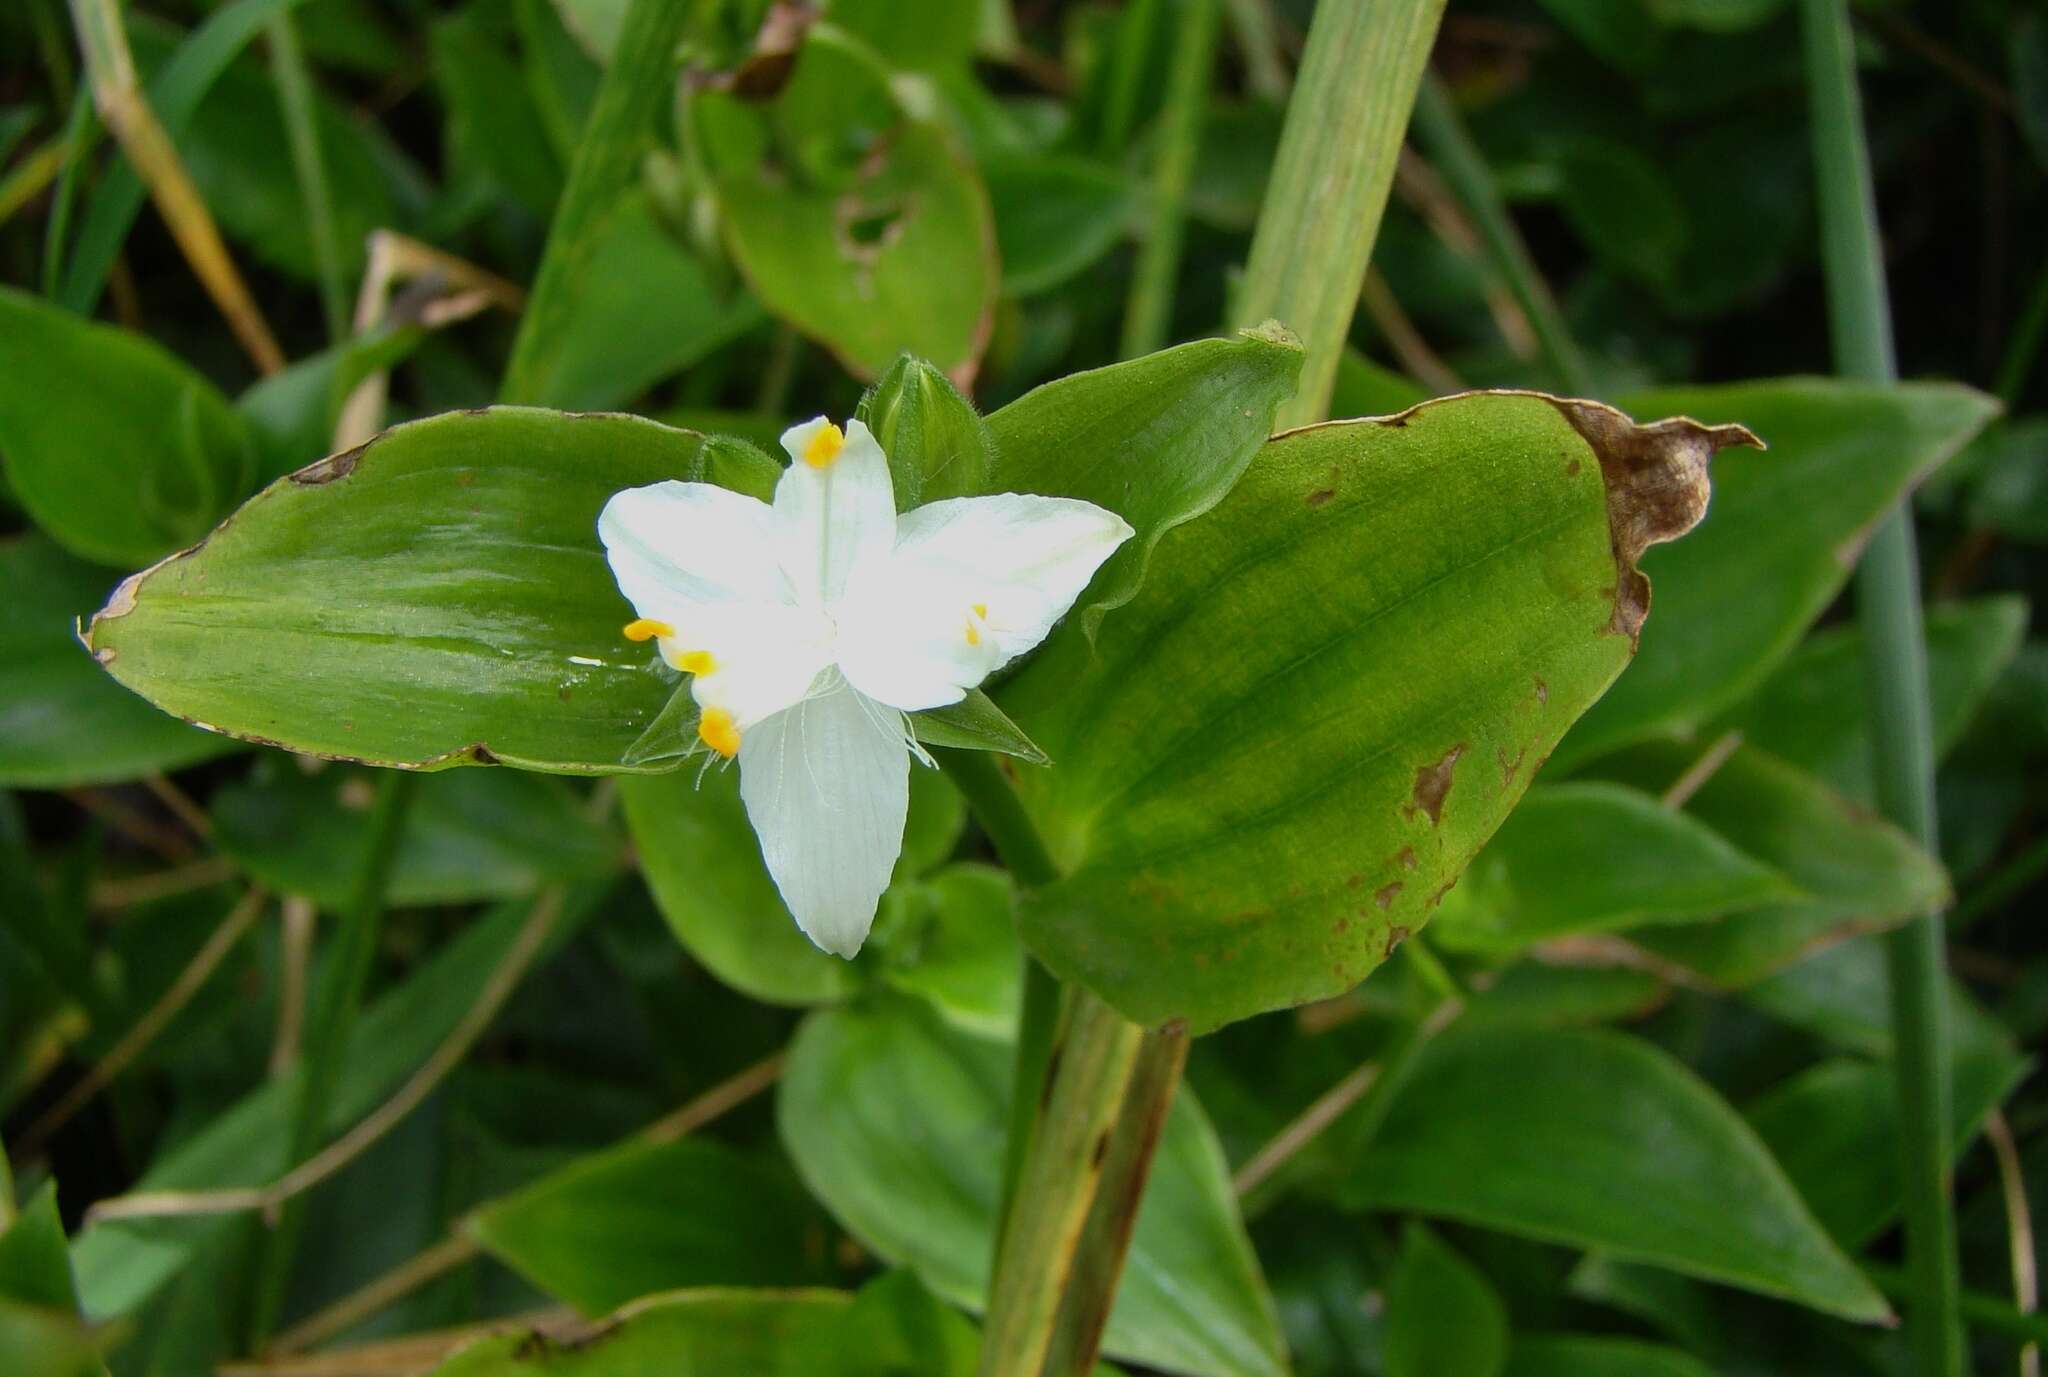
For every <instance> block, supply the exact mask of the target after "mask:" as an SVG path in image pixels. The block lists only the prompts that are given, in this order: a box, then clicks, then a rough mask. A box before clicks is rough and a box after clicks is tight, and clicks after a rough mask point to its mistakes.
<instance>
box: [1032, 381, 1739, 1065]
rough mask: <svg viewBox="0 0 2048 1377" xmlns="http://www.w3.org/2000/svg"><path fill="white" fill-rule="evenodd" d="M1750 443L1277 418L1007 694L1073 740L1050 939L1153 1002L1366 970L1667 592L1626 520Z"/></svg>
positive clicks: (1541, 425)
mask: <svg viewBox="0 0 2048 1377" xmlns="http://www.w3.org/2000/svg"><path fill="white" fill-rule="evenodd" d="M1224 347H1228V346H1224ZM1238 347H1244V346H1243V345H1240V346H1238ZM1029 400H1030V399H1029V398H1027V399H1026V401H1029ZM1023 404H1024V403H1018V405H1019V406H1022V405H1023ZM1007 410H1008V409H1006V410H1005V412H998V413H997V415H996V417H995V418H993V419H994V420H995V421H997V422H1000V421H1001V419H1002V417H1003V416H1004V415H1005V414H1007ZM1574 418H1576V424H1575V420H1574ZM1580 427H1584V429H1585V431H1586V434H1582V433H1581V429H1580ZM997 434H998V438H1001V439H1003V440H1004V454H1005V456H1006V460H1007V457H1008V456H1011V455H1014V454H1015V453H1016V452H1017V450H1018V448H1019V447H1018V446H1016V445H1013V444H1011V443H1010V442H1009V441H1008V439H1007V438H1006V437H1005V436H1004V431H1003V429H1002V427H1001V426H1000V425H998V426H997ZM1588 435H1591V436H1593V437H1595V439H1597V441H1598V444H1599V446H1600V447H1601V448H1598V449H1596V446H1595V443H1594V442H1593V441H1591V440H1589V439H1588V438H1587V436H1588ZM1733 438H1736V437H1735V436H1734V435H1733V434H1732V433H1726V432H1709V431H1703V430H1698V429H1693V428H1687V427H1684V426H1680V427H1677V428H1667V429H1663V430H1659V431H1638V430H1634V429H1632V428H1631V427H1629V426H1628V425H1627V423H1626V421H1625V419H1624V418H1622V417H1620V416H1619V415H1618V413H1614V412H1611V411H1608V410H1606V409H1604V408H1599V407H1597V406H1591V405H1589V404H1578V403H1560V402H1556V401H1553V400H1551V399H1547V398H1543V397H1538V396H1535V395H1532V394H1505V393H1493V394H1486V393H1480V394H1471V395H1467V396H1464V397H1457V398H1451V399H1448V400H1445V401H1442V402H1437V403H1431V404H1427V405H1424V406H1422V407H1420V408H1417V409H1416V410H1413V411H1410V412H1407V413H1404V414H1402V415H1400V416H1397V417H1393V418H1391V419H1387V420H1380V421H1352V422H1338V423H1334V424H1329V425H1322V426H1311V427H1308V428H1306V429H1303V430H1298V431H1294V432H1291V433H1289V434H1287V435H1283V436H1280V437H1278V438H1276V439H1274V440H1273V441H1272V442H1271V443H1269V444H1268V445H1267V446H1265V448H1264V449H1263V451H1262V452H1261V454H1260V457H1259V459H1258V460H1257V461H1256V462H1255V463H1253V464H1252V466H1251V467H1250V469H1249V470H1248V471H1247V472H1246V474H1245V476H1244V478H1243V480H1242V481H1241V482H1239V483H1238V485H1237V487H1236V489H1235V490H1234V491H1233V492H1232V493H1231V495H1230V496H1229V498H1227V499H1226V500H1225V501H1224V502H1223V503H1222V505H1220V506H1218V507H1217V508H1216V509H1215V511H1213V512H1211V513H1210V514H1209V516H1208V517H1207V518H1206V519H1204V520H1203V521H1201V522H1199V523H1195V524H1193V525H1190V526H1188V527H1187V528H1186V529H1185V530H1183V531H1180V532H1178V533H1176V534H1175V535H1174V536H1172V537H1171V538H1170V539H1168V540H1167V541H1165V542H1163V543H1162V544H1161V545H1160V548H1159V552H1158V555H1157V557H1156V559H1155V561H1154V566H1153V568H1152V571H1151V573H1150V574H1149V575H1148V577H1147V581H1146V584H1145V587H1144V588H1143V589H1142V590H1141V591H1140V592H1139V594H1138V596H1137V598H1136V599H1135V600H1134V601H1133V602H1132V603H1131V604H1130V605H1129V606H1128V607H1126V608H1124V609H1123V610H1122V611H1121V612H1119V613H1118V616H1117V621H1116V622H1115V623H1114V627H1113V629H1114V634H1113V635H1105V636H1104V637H1103V638H1102V639H1101V642H1100V644H1099V645H1098V646H1096V647H1094V648H1092V649H1091V648H1090V647H1089V646H1087V645H1086V644H1085V643H1083V642H1082V641H1081V640H1080V638H1078V637H1074V636H1066V637H1062V638H1059V639H1058V640H1057V641H1056V642H1055V643H1054V644H1053V645H1052V646H1051V647H1050V648H1049V649H1048V651H1047V652H1046V653H1045V654H1043V655H1042V656H1040V657H1039V658H1038V659H1037V660H1035V661H1033V663H1032V664H1031V665H1030V666H1029V667H1028V668H1027V669H1025V670H1024V672H1023V673H1022V674H1021V675H1020V676H1019V677H1018V678H1017V679H1015V680H1014V681H1012V682H1011V683H1010V684H1009V685H1008V686H1006V688H1005V691H1004V693H1003V696H1002V703H1003V706H1004V708H1005V709H1006V710H1007V711H1009V712H1010V714H1011V715H1012V716H1013V717H1015V718H1016V719H1017V721H1018V722H1019V724H1020V725H1022V726H1023V727H1024V729H1025V730H1026V731H1028V732H1030V733H1031V736H1032V739H1033V740H1035V741H1037V742H1039V743H1040V744H1041V745H1042V746H1043V747H1044V748H1045V749H1046V751H1047V752H1048V753H1049V754H1050V755H1051V756H1052V758H1053V759H1054V760H1055V761H1057V762H1058V764H1057V765H1056V766H1055V767H1054V768H1053V769H1051V770H1048V771H1024V772H1022V785H1023V787H1024V790H1025V793H1026V800H1027V803H1028V804H1029V806H1030V807H1031V809H1032V811H1033V812H1034V814H1035V815H1036V816H1037V818H1038V819H1039V821H1040V824H1041V826H1042V827H1043V829H1044V831H1045V833H1046V835H1047V836H1048V838H1049V840H1050V843H1051V845H1052V847H1053V850H1054V854H1055V857H1056V859H1058V860H1059V861H1060V862H1061V863H1062V864H1063V865H1064V867H1065V869H1066V871H1067V876H1066V878H1065V879H1063V880H1061V881H1060V882H1059V883H1057V884H1055V885H1052V886H1050V887H1048V888H1045V889H1043V890H1040V891H1038V892H1036V893H1034V894H1032V895H1030V896H1029V897H1028V898H1027V899H1026V901H1025V903H1024V906H1023V909H1022V911H1021V914H1020V924H1021V930H1022V932H1023V935H1024V940H1025V943H1026V944H1027V945H1028V946H1030V947H1031V948H1032V950H1033V951H1034V952H1035V953H1037V954H1038V955H1039V956H1040V957H1041V959H1043V960H1045V961H1046V963H1047V964H1048V965H1050V966H1051V967H1052V968H1053V969H1054V970H1055V971H1057V972H1059V973H1060V974H1061V975H1063V976H1065V977H1067V978H1069V979H1076V980H1080V981H1082V982H1084V983H1086V984H1088V985H1090V986H1092V987H1093V988H1095V989H1096V990H1097V991H1099V992H1100V993H1101V994H1103V996H1104V997H1105V998H1107V999H1108V1000H1109V1001H1110V1002H1111V1003H1113V1004H1115V1005H1116V1006H1117V1007H1118V1008H1119V1009H1120V1010H1122V1011H1123V1012H1124V1014H1125V1015H1126V1016H1128V1017H1131V1018H1134V1019H1137V1020H1139V1021H1140V1022H1146V1023H1152V1022H1157V1021H1160V1020H1164V1019H1170V1018H1185V1019H1187V1020H1188V1021H1189V1023H1190V1024H1192V1025H1193V1026H1194V1027H1195V1028H1197V1029H1208V1028H1213V1027H1215V1026H1217V1025H1218V1024H1221V1023H1227V1022H1230V1021H1232V1020H1234V1019H1239V1018H1243V1017H1246V1016H1247V1015H1250V1014H1254V1013H1257V1012H1260V1011H1261V1010H1265V1009H1271V1008H1275V1007H1278V1006H1282V1005H1287V1004H1295V1003H1300V1002H1303V1001H1306V1000H1310V999H1317V998H1322V997H1325V996H1329V995H1334V994H1337V993H1340V992H1342V991H1344V990H1347V989H1349V988H1350V987H1351V986H1353V985H1355V984H1357V983H1358V982H1359V981H1360V980H1362V979H1364V978H1365V976H1366V975H1367V974H1368V973H1369V972H1370V971H1371V970H1372V969H1373V968H1374V967H1375V966H1377V965H1378V964H1379V963H1380V962H1381V961H1382V960H1384V959H1385V957H1386V956H1387V955H1388V954H1389V953H1390V952H1391V951H1392V950H1393V948H1394V946H1395V945H1396V944H1398V943H1399V942H1400V941H1401V940H1402V939H1403V938H1405V937H1406V936H1407V935H1408V934H1409V933H1410V932H1412V931H1414V930H1415V929H1416V928H1419V927H1420V926H1422V924H1423V923H1425V922H1427V921H1428V920H1429V918H1430V916H1431V915H1432V914H1433V912H1434V910H1435V908H1436V905H1437V903H1438V902H1439V900H1440V898H1441V896H1442V894H1443V893H1444V891H1445V890H1447V889H1448V888H1449V886H1450V885H1451V884H1452V883H1453V882H1454V881H1455V880H1456V878H1457V876H1458V874H1459V872H1460V871H1462V870H1463V869H1464V867H1465V865H1466V864H1467V863H1468V862H1469V861H1470V860H1471V859H1472V856H1473V855H1474V853H1475V852H1477V851H1478V849H1479V847H1480V846H1481V845H1482V844H1483V843H1484V842H1485V841H1486V839H1487V838H1488V837H1489V836H1490V835H1491V834H1492V832H1493V830H1494V828H1496V827H1497V826H1499V825H1500V822H1501V820H1502V819H1503V818H1505V817H1506V816H1507V814H1508V811H1509V809H1511V808H1512V807H1513V806H1514V804H1515V802H1516V801H1517V800H1518V799H1519V798H1520V797H1521V795H1522V792H1523V790H1524V789H1526V788H1527V787H1528V782H1529V777H1530V776H1531V775H1532V774H1534V773H1535V771H1536V769H1537V768H1538V767H1539V766H1540V765H1541V764H1542V762H1543V760H1544V758H1545V757H1546V756H1547V755H1548V754H1549V752H1550V750H1551V748H1552V747H1553V746H1554V745H1555V744H1556V742H1557V739H1558V737H1559V736H1560V735H1561V734H1562V733H1563V732H1564V730H1565V728H1566V727H1568V726H1569V725H1570V724H1571V722H1572V721H1573V720H1574V719H1575V718H1576V717H1577V716H1578V715H1579V714H1580V713H1581V712H1583V711H1585V708H1586V706H1587V704H1589V703H1591V702H1592V701H1593V700H1594V699H1595V698H1597V697H1598V696H1599V695H1600V693H1601V692H1602V691H1604V690H1605V689H1606V687H1607V685H1608V684H1609V683H1610V682H1612V681H1613V679H1614V676H1615V675H1617V674H1619V673H1620V672H1621V670H1622V668H1623V667H1624V666H1625V665H1626V664H1627V663H1628V659H1629V655H1630V653H1631V650H1632V644H1633V642H1632V637H1631V634H1630V633H1631V632H1632V631H1633V630H1634V628H1635V626H1636V625H1637V619H1638V617H1639V615H1640V611H1641V608H1642V606H1643V604H1644V601H1645V600H1646V599H1647V596H1648V593H1647V588H1646V587H1645V586H1644V585H1643V584H1642V582H1641V580H1640V577H1639V576H1638V575H1637V574H1636V572H1635V570H1634V568H1633V566H1632V564H1630V565H1627V566H1625V567H1623V566H1618V565H1617V556H1616V548H1617V544H1618V543H1620V544H1622V545H1623V546H1624V547H1625V548H1632V549H1636V550H1639V549H1640V548H1641V545H1642V542H1643V541H1644V540H1645V539H1646V538H1649V537H1650V535H1651V527H1652V526H1654V527H1655V530H1656V532H1658V533H1659V534H1657V535H1656V538H1660V539H1668V538H1670V537H1671V536H1673V535H1675V534H1677V533H1678V532H1679V531H1681V530H1683V529H1684V524H1685V521H1686V519H1688V518H1689V517H1692V516H1696V515H1697V508H1698V504H1699V503H1701V502H1703V501H1704V497H1705V494H1704V480H1703V478H1702V474H1703V471H1704V461H1705V459H1706V457H1707V455H1708V454H1709V453H1710V452H1711V450H1712V448H1713V447H1714V445H1715V444H1716V443H1727V442H1729V441H1730V440H1731V439H1733ZM1085 447H1086V446H1085V443H1083V442H1079V441H1077V442H1076V443H1075V444H1074V445H1073V448H1074V449H1076V450H1081V449H1085ZM1603 453H1604V455H1605V457H1607V458H1609V459H1611V460H1612V461H1613V462H1614V463H1615V465H1616V472H1617V474H1627V475H1628V477H1627V478H1626V480H1625V481H1622V480H1619V479H1618V480H1617V483H1616V486H1615V488H1614V489H1613V492H1612V497H1611V500H1610V492H1609V487H1608V483H1607V481H1606V480H1605V479H1604V478H1603V476H1602V460H1603ZM1624 455H1626V456H1627V457H1623V456H1624ZM1658 482H1662V483H1665V484H1669V485H1670V486H1669V487H1668V488H1666V489H1664V490H1663V491H1664V493H1665V495H1666V499H1667V501H1668V500H1669V498H1670V496H1671V494H1674V493H1677V494H1682V496H1680V497H1679V499H1678V500H1677V501H1675V502H1671V503H1670V505H1668V506H1662V507H1660V508H1659V509H1658V511H1656V512H1653V511H1651V509H1650V507H1649V506H1648V505H1645V504H1643V503H1641V502H1639V501H1638V500H1637V499H1636V498H1635V497H1634V496H1632V494H1634V493H1635V492H1636V491H1637V490H1638V488H1637V485H1638V484H1656V483H1658ZM1688 499H1689V500H1688ZM1610 508H1611V513H1610ZM1680 508H1683V510H1680ZM1610 517H1612V519H1610ZM1666 522H1668V523H1669V524H1662V523H1666ZM1618 589H1619V590H1620V596H1619V597H1617V590H1618Z"/></svg>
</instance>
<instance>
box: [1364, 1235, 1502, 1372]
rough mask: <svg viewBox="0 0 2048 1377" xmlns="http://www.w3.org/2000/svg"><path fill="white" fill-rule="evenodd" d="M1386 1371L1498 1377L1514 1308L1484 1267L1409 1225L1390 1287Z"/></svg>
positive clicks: (1388, 1294) (1388, 1287)
mask: <svg viewBox="0 0 2048 1377" xmlns="http://www.w3.org/2000/svg"><path fill="white" fill-rule="evenodd" d="M1385 1345H1386V1369H1387V1377H1499V1373H1500V1370H1501V1365H1502V1364H1503V1363H1504V1362H1505V1361H1506V1360H1507V1351H1508V1313H1507V1307H1505V1306H1503V1305H1502V1304H1501V1301H1500V1297H1499V1296H1498V1295H1496V1294H1494V1290H1493V1286H1492V1284H1491V1283H1489V1282H1488V1281H1487V1280H1486V1276H1485V1274H1484V1273H1482V1272H1481V1271H1480V1270H1479V1269H1478V1268H1476V1267H1474V1266H1473V1265H1472V1264H1471V1263H1469V1262H1467V1261H1465V1259H1463V1258H1461V1257H1459V1256H1458V1255H1457V1254H1456V1253H1454V1252H1452V1251H1451V1250H1450V1249H1449V1248H1447V1247H1445V1246H1444V1244H1443V1243H1442V1242H1441V1241H1440V1240H1439V1239H1438V1238H1437V1236H1436V1235H1435V1234H1433V1233H1431V1232H1430V1231H1429V1230H1428V1229H1427V1228H1425V1227H1424V1226H1422V1225H1420V1224H1410V1225H1409V1226H1408V1239H1407V1243H1406V1245H1405V1246H1404V1247H1403V1248H1402V1250H1401V1262H1400V1265H1399V1266H1398V1267H1396V1268H1395V1269H1394V1276H1393V1280H1392V1281H1391V1282H1390V1283H1389V1284H1388V1286H1387V1329H1386V1339H1385Z"/></svg>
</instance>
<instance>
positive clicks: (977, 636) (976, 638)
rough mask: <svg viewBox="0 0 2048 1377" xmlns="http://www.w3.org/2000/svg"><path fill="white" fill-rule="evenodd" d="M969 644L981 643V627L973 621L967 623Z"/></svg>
mask: <svg viewBox="0 0 2048 1377" xmlns="http://www.w3.org/2000/svg"><path fill="white" fill-rule="evenodd" d="M967 644H969V645H980V644H981V628H980V627H978V626H976V625H975V624H974V623H973V622H969V623H967Z"/></svg>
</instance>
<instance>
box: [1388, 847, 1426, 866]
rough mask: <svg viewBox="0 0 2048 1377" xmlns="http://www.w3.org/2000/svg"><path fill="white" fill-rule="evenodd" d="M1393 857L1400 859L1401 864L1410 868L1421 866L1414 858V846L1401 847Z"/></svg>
mask: <svg viewBox="0 0 2048 1377" xmlns="http://www.w3.org/2000/svg"><path fill="white" fill-rule="evenodd" d="M1394 859H1396V860H1398V861H1400V862H1401V864H1402V865H1404V866H1406V867H1407V868H1408V869H1410V870H1420V869H1421V868H1422V863H1421V862H1420V861H1418V860H1416V859H1415V848H1414V847H1412V846H1404V847H1402V848H1401V852H1400V854H1399V855H1398V856H1396V857H1395V858H1394Z"/></svg>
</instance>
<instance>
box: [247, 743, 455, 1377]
mask: <svg viewBox="0 0 2048 1377" xmlns="http://www.w3.org/2000/svg"><path fill="white" fill-rule="evenodd" d="M418 782H419V780H418V776H417V775H414V774H412V773H411V772H409V771H405V770H386V771H383V772H382V773H381V774H380V775H379V776H378V780H377V800H376V803H375V805H374V806H373V807H372V809H371V812H370V823H369V849H368V851H366V852H365V853H364V856H363V859H362V865H361V868H360V869H359V870H357V872H356V882H355V888H354V890H353V892H352V893H351V894H350V896H349V903H348V907H347V908H345V909H344V910H343V911H342V912H341V914H340V917H339V921H338V923H337V925H336V931H335V934H334V937H333V939H332V945H331V946H330V948H329V950H328V954H327V961H326V964H325V966H324V968H323V971H322V975H321V980H320V988H319V995H318V997H317V998H316V999H315V1000H314V1002H313V1004H312V1007H311V1008H310V1009H309V1010H308V1012H307V1016H306V1024H305V1031H304V1034H303V1037H302V1040H301V1043H300V1045H301V1046H302V1047H303V1048H304V1049H305V1050H304V1052H303V1062H302V1067H303V1070H302V1072H301V1077H302V1079H301V1080H300V1082H299V1094H298V1098H297V1100H296V1101H295V1102H294V1104H293V1106H292V1121H291V1123H292V1127H291V1138H290V1140H289V1156H288V1157H287V1159H286V1162H285V1166H286V1167H287V1168H290V1167H295V1166H297V1165H298V1164H299V1163H300V1162H303V1161H304V1160H305V1159H306V1158H308V1157H310V1156H311V1155H312V1154H313V1153H314V1151H315V1150H317V1149H318V1148H319V1147H320V1145H321V1141H322V1140H323V1139H324V1138H325V1137H326V1135H327V1123H328V1117H329V1115H330V1114H331V1113H332V1111H333V1103H334V1089H335V1083H336V1082H337V1080H339V1078H340V1075H341V1068H342V1065H343V1063H344V1062H345V1061H346V1059H347V1056H348V1042H349V1036H350V1034H351V1033H353V1032H354V1030H355V1021H356V1013H357V1011H358V1010H359V1009H361V1007H362V1002H363V990H364V988H365V987H366V986H368V984H369V981H370V968H371V966H372V964H373V962H374V959H375V957H376V954H377V934H378V932H379V930H380V929H381V927H382V926H383V917H384V896H385V892H386V890H387V889H388V888H389V887H390V882H391V870H392V865H393V863H394V862H395V861H396V859H397V856H398V843H399V838H400V837H401V836H402V835H403V834H404V831H405V820H406V816H407V814H408V813H409V812H410V811H411V806H412V800H413V796H414V794H415V792H416V786H417V784H418ZM303 1219H304V1201H303V1199H295V1200H292V1201H291V1202H289V1203H287V1204H286V1205H285V1207H284V1209H283V1210H282V1212H281V1213H280V1215H279V1218H278V1221H277V1225H276V1227H275V1228H273V1229H271V1230H269V1231H268V1232H267V1233H266V1234H265V1235H263V1236H262V1238H261V1240H260V1241H259V1243H258V1246H257V1254H258V1262H257V1266H256V1271H255V1273H254V1275H255V1279H256V1283H255V1284H256V1295H255V1305H254V1308H253V1309H252V1311H251V1313H250V1316H249V1340H250V1343H249V1347H250V1349H251V1351H254V1350H255V1349H256V1348H257V1347H259V1346H260V1345H261V1343H262V1341H263V1340H264V1339H265V1338H267V1337H268V1336H269V1334H270V1331H271V1329H272V1328H274V1327H275V1325H276V1323H277V1316H278V1312H279V1310H280V1309H281V1308H282V1306H283V1304H284V1287H285V1282H286V1281H287V1280H288V1278H289V1276H290V1273H291V1262H292V1254H293V1252H294V1251H295V1250H296V1248H297V1244H298V1236H299V1231H300V1227H301V1225H302V1223H303Z"/></svg>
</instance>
